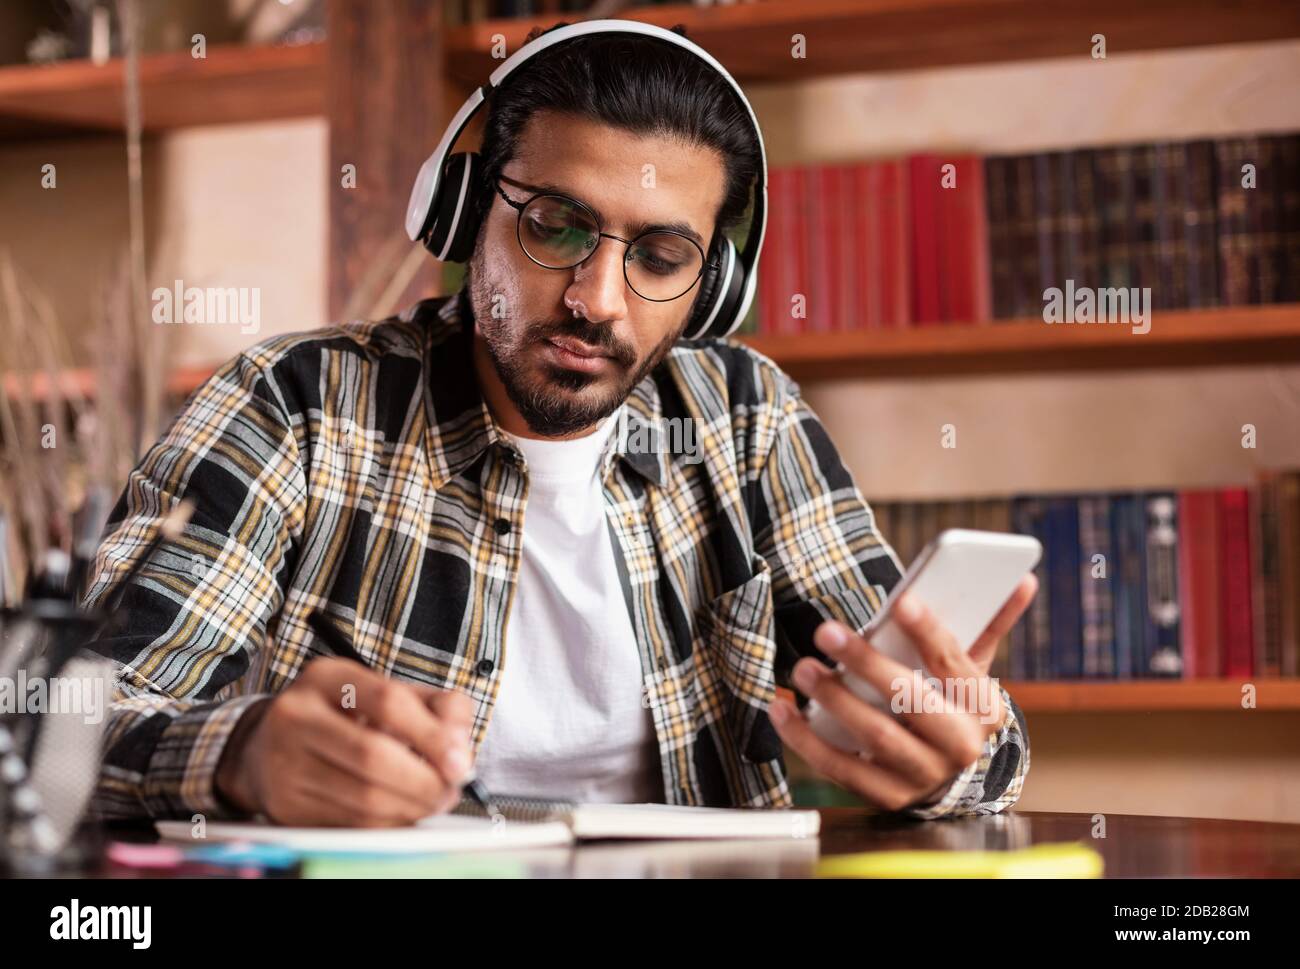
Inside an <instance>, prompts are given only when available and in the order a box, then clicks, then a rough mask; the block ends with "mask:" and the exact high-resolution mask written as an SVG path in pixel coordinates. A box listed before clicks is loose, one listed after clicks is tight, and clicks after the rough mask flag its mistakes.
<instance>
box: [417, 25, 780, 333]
mask: <svg viewBox="0 0 1300 969" xmlns="http://www.w3.org/2000/svg"><path fill="white" fill-rule="evenodd" d="M590 34H634V35H638V36H642V37H653V38H655V39H657V40H662V41H665V42H667V43H670V44H675V45H676V46H677V47H680V48H681V49H682V50H687V51H690V52H691V53H692V54H694V55H695V56H696V57H698V58H700V59H701V60H702V61H704V62H705V63H706V64H708V65H709V66H710V67H712V68H713V69H714V70H715V71H717V72H718V74H719V75H720V76H721V77H723V78H724V79H725V80H726V81H727V83H728V84H730V85H731V87H732V90H734V91H735V92H736V98H737V99H738V100H739V101H740V103H741V104H742V105H744V107H745V111H746V112H747V113H748V114H749V120H750V123H751V124H752V125H753V127H754V137H755V138H757V139H758V150H759V158H760V162H761V164H760V166H759V175H758V183H757V184H756V185H755V187H754V210H753V218H752V219H751V221H750V226H749V235H748V237H747V239H746V241H745V249H744V252H741V253H737V251H736V247H735V245H734V244H733V243H732V241H731V240H730V239H728V238H727V237H726V236H725V235H723V234H722V233H718V234H717V237H716V238H715V239H714V240H713V245H712V247H711V249H710V256H711V257H713V258H710V259H709V261H708V262H709V264H708V265H707V266H706V267H705V270H704V273H703V274H702V275H701V276H700V282H699V285H700V293H699V296H698V298H697V301H696V305H695V313H694V316H693V317H692V318H691V322H690V323H689V324H688V325H687V327H686V330H685V332H684V333H683V334H682V335H683V336H684V337H685V338H687V339H696V338H699V337H704V336H726V335H727V334H729V333H731V332H733V331H734V330H735V329H736V327H737V326H739V325H740V321H741V320H743V319H744V318H745V314H746V313H747V312H749V307H750V304H751V303H752V302H753V300H754V289H755V287H756V286H757V284H758V271H757V270H758V256H759V253H760V252H761V250H762V248H763V236H764V233H765V232H766V229H767V151H766V149H765V148H764V147H763V133H762V132H761V131H760V130H759V127H758V119H757V118H756V117H755V116H754V109H753V108H751V107H750V105H749V101H748V100H747V99H746V98H745V94H744V92H743V91H741V89H740V85H738V84H737V83H736V82H735V79H733V78H732V76H731V75H730V74H728V73H727V71H726V69H725V68H723V66H722V65H721V64H719V63H718V62H717V61H716V60H715V59H714V58H713V56H712V55H711V54H709V53H708V51H706V50H704V49H703V48H702V47H700V46H698V45H696V44H693V43H691V42H690V41H689V40H687V39H686V38H685V37H682V36H681V35H680V34H675V33H673V32H672V31H671V30H665V29H664V28H662V27H655V26H653V25H651V24H643V23H640V22H638V21H635V20H591V21H587V22H585V23H579V24H569V25H567V26H564V27H558V28H556V29H554V30H551V31H549V32H547V33H545V34H543V35H541V36H540V37H537V38H535V39H533V40H531V41H529V42H528V43H527V44H525V45H524V46H523V47H521V48H520V49H519V50H517V51H515V53H514V54H512V55H511V56H510V57H509V58H507V59H506V60H505V61H504V62H503V63H502V64H501V66H500V67H498V68H497V69H496V70H495V71H493V72H492V76H491V77H489V78H488V82H487V84H485V85H484V86H483V87H480V88H478V89H476V90H475V91H474V93H473V94H471V95H470V96H469V98H468V99H466V101H465V103H464V104H462V105H461V106H460V110H458V111H457V112H456V114H455V116H454V117H453V118H452V119H451V124H449V125H448V126H447V130H446V131H445V132H443V135H442V139H441V140H440V141H439V142H438V147H437V148H435V149H434V150H433V154H432V155H430V156H429V157H428V158H427V159H426V160H425V162H424V164H423V165H421V166H420V174H419V175H418V176H416V179H415V187H414V188H412V189H411V201H410V203H409V204H408V205H407V208H406V234H407V235H408V236H409V237H410V239H411V241H412V242H414V241H415V240H417V239H419V240H420V241H422V242H423V243H424V247H425V248H426V249H428V250H429V251H430V252H431V253H433V254H434V255H435V256H436V257H437V258H438V259H439V260H442V261H444V262H466V261H468V260H469V258H470V255H471V254H472V252H473V249H474V240H475V238H476V237H477V235H478V225H477V224H476V223H477V220H476V218H475V215H474V212H475V208H474V206H473V205H471V194H472V192H473V191H474V189H475V187H476V186H477V184H478V175H479V172H480V169H481V165H482V163H481V161H480V159H479V156H478V153H477V152H457V153H455V154H451V148H452V146H453V145H454V144H455V143H456V139H458V138H459V137H460V135H461V132H463V131H464V130H465V127H466V125H468V124H469V122H470V119H471V118H473V117H474V115H475V114H476V113H477V112H478V110H479V109H480V108H481V107H482V106H483V104H484V103H485V102H486V101H487V99H488V98H489V97H490V96H491V95H492V92H493V91H494V90H495V89H497V88H499V87H500V86H501V84H502V82H504V81H505V80H506V78H507V77H509V76H510V74H511V72H512V71H514V70H515V69H516V68H517V67H519V66H520V65H522V64H524V63H526V62H527V61H528V60H529V58H531V57H533V56H534V55H536V54H538V53H540V52H542V51H544V50H546V49H547V48H549V47H552V46H554V45H555V44H559V43H563V42H564V41H566V40H573V39H574V38H577V37H585V36H588V35H590Z"/></svg>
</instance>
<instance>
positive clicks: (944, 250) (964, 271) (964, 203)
mask: <svg viewBox="0 0 1300 969" xmlns="http://www.w3.org/2000/svg"><path fill="white" fill-rule="evenodd" d="M949 164H950V165H952V166H953V170H952V172H951V175H950V177H949V176H945V175H943V165H949ZM940 175H941V178H942V181H941V182H940V188H939V192H938V194H937V198H938V226H939V236H938V243H939V272H940V279H939V305H940V314H941V318H942V319H943V321H944V322H945V323H987V322H988V321H989V320H990V319H991V318H992V316H993V306H992V304H993V296H992V290H991V285H990V281H989V230H988V216H987V214H986V212H985V208H984V162H983V159H981V158H977V157H974V156H971V155H962V156H959V157H954V158H949V159H945V160H943V164H942V165H941V166H940Z"/></svg>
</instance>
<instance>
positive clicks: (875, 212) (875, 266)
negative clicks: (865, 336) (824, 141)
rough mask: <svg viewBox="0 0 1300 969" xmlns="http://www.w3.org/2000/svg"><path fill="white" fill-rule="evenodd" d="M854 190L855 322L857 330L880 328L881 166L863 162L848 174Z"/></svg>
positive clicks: (851, 197)
mask: <svg viewBox="0 0 1300 969" xmlns="http://www.w3.org/2000/svg"><path fill="white" fill-rule="evenodd" d="M851 181H852V183H853V187H852V189H851V190H850V193H849V197H850V204H851V206H852V213H853V216H852V218H851V219H850V222H851V223H852V226H853V255H854V257H855V260H856V261H855V263H854V269H853V279H854V282H855V284H856V285H855V289H854V302H855V303H856V304H857V312H856V314H855V319H856V320H857V324H858V328H859V329H863V330H869V329H875V328H876V327H879V326H881V325H883V324H882V323H881V320H882V319H883V316H884V312H883V309H882V305H883V304H882V297H883V284H882V282H881V272H882V269H881V265H880V246H881V232H882V226H881V222H880V166H879V165H875V164H870V163H867V162H863V163H861V164H858V165H855V166H854V167H853V169H852V172H851Z"/></svg>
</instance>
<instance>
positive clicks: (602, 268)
mask: <svg viewBox="0 0 1300 969" xmlns="http://www.w3.org/2000/svg"><path fill="white" fill-rule="evenodd" d="M626 251H627V247H626V246H625V245H624V244H623V243H621V242H619V241H618V240H617V239H606V238H601V239H600V240H599V244H598V245H597V247H596V251H595V252H593V253H592V254H591V256H590V257H589V258H588V259H587V261H586V262H584V263H583V264H582V265H580V266H578V267H577V268H576V269H574V270H573V282H572V283H570V284H569V287H568V289H566V290H565V292H564V296H565V301H566V302H567V303H569V304H570V305H580V306H582V307H583V308H584V313H583V315H584V316H586V317H587V319H589V320H591V321H592V322H593V323H612V322H614V321H616V320H621V319H623V318H624V317H625V316H627V280H626V278H625V277H624V276H623V254H624V253H625V252H626Z"/></svg>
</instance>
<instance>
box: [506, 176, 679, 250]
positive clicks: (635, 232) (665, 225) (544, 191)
mask: <svg viewBox="0 0 1300 969" xmlns="http://www.w3.org/2000/svg"><path fill="white" fill-rule="evenodd" d="M501 178H502V180H503V181H504V182H506V184H508V185H513V186H515V187H516V188H522V189H527V190H528V191H531V192H536V193H537V194H538V195H563V196H565V197H566V198H571V199H573V200H574V201H576V202H582V204H583V205H585V206H586V207H587V208H589V209H591V211H592V213H593V214H594V215H595V216H596V218H597V220H599V221H600V223H601V225H602V226H603V225H604V224H605V217H604V216H603V215H602V214H601V212H600V209H598V208H596V206H594V205H592V204H591V203H590V202H588V201H586V200H585V199H580V198H578V196H577V195H576V194H574V193H573V192H571V191H570V190H569V189H567V188H565V187H564V186H563V185H556V184H554V183H552V182H537V183H531V182H529V183H525V182H521V181H519V180H518V179H514V178H510V177H509V176H507V175H502V176H501ZM663 230H668V231H670V232H679V233H681V234H682V235H684V236H686V237H687V238H688V239H694V240H695V241H696V242H697V243H698V244H699V246H700V248H701V249H703V248H704V238H703V237H702V236H701V235H700V234H699V233H698V232H696V231H695V229H694V228H692V226H691V224H690V223H689V222H683V221H681V220H680V219H674V220H673V221H670V222H645V221H642V222H633V223H630V224H629V225H628V226H627V230H626V231H627V235H628V238H629V239H635V238H636V237H637V236H639V235H641V233H643V232H659V231H663Z"/></svg>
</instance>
